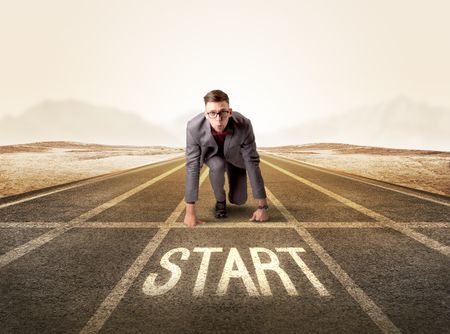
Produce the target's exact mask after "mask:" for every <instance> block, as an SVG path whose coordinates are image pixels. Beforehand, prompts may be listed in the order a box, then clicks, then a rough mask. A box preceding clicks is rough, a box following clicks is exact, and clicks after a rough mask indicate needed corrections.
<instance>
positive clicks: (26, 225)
mask: <svg viewBox="0 0 450 334" xmlns="http://www.w3.org/2000/svg"><path fill="white" fill-rule="evenodd" d="M164 223H165V222H101V221H93V222H89V221H88V222H84V223H83V224H80V225H77V226H76V227H75V228H159V227H161V225H163V224H164ZM396 224H397V225H400V226H404V227H409V228H414V229H416V228H421V229H434V228H444V229H447V228H450V222H409V223H400V222H396ZM66 225H67V222H0V229H2V228H3V229H7V228H10V229H34V228H55V227H63V226H66ZM291 225H292V223H290V222H283V221H281V222H275V221H273V222H272V221H271V222H248V221H241V222H239V221H238V222H217V221H211V222H208V221H205V224H203V225H199V226H197V228H292V226H291ZM298 225H299V226H300V227H304V228H307V229H310V228H375V229H380V228H385V227H384V226H381V225H379V224H374V222H299V223H298ZM172 228H189V227H187V226H186V225H184V224H183V223H181V222H177V223H175V224H174V225H173V226H172Z"/></svg>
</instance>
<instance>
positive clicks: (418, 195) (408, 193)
mask: <svg viewBox="0 0 450 334" xmlns="http://www.w3.org/2000/svg"><path fill="white" fill-rule="evenodd" d="M267 154H270V153H267ZM270 156H271V157H273V158H278V159H279V160H282V161H283V160H284V161H286V162H290V163H292V164H295V165H299V166H302V167H306V168H309V169H314V170H318V171H320V172H323V173H327V174H332V175H336V176H340V177H343V178H346V179H350V180H353V181H358V182H361V183H365V184H370V185H372V186H375V187H378V188H382V189H386V190H390V191H395V192H397V193H400V194H403V195H408V196H411V197H416V198H419V199H423V200H426V201H429V202H433V203H437V204H442V205H445V206H450V203H449V202H446V201H444V200H439V199H435V198H431V197H428V196H424V195H420V194H417V193H414V192H412V191H411V192H409V191H404V190H400V189H396V188H392V187H388V186H383V185H381V184H377V183H374V182H370V181H366V180H361V179H359V178H358V175H355V176H350V175H343V174H340V173H338V172H333V171H331V170H329V169H327V168H325V167H321V166H317V165H313V164H311V163H307V162H304V161H299V160H296V159H293V158H288V157H285V156H282V155H276V154H270ZM342 173H345V172H344V171H342ZM361 177H363V176H361ZM380 182H383V181H381V180H380Z"/></svg>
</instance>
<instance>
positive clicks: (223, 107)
mask: <svg viewBox="0 0 450 334" xmlns="http://www.w3.org/2000/svg"><path fill="white" fill-rule="evenodd" d="M221 111H222V112H223V111H228V113H227V114H226V116H224V117H222V116H220V115H219V114H218V115H216V117H214V118H211V117H210V116H209V115H208V113H210V112H215V113H220V112H221ZM232 114H233V111H232V110H231V108H230V107H229V106H228V103H227V102H226V101H222V102H208V103H206V106H205V117H206V119H207V120H208V121H209V123H210V124H211V126H212V127H213V129H214V130H216V131H217V132H222V131H223V130H224V129H225V127H226V126H227V124H228V120H229V119H230V117H231V115H232Z"/></svg>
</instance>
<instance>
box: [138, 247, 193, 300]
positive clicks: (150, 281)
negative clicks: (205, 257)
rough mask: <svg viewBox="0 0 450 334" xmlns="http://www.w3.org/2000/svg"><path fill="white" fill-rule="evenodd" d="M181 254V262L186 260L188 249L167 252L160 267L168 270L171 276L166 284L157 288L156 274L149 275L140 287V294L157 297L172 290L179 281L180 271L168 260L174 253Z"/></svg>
mask: <svg viewBox="0 0 450 334" xmlns="http://www.w3.org/2000/svg"><path fill="white" fill-rule="evenodd" d="M178 252H179V253H181V260H187V259H188V258H189V255H190V252H189V250H188V249H186V248H183V247H180V248H174V249H171V250H170V251H168V252H167V253H166V254H164V256H163V257H162V258H161V262H160V263H161V267H163V268H165V269H167V270H169V271H170V272H171V273H172V275H171V276H170V279H169V280H168V281H167V283H166V284H163V285H161V286H157V285H156V284H155V280H156V277H157V276H158V274H157V273H151V274H149V275H148V276H147V279H146V280H145V282H144V285H143V286H142V292H144V293H145V294H146V295H149V296H158V295H162V294H164V293H166V292H167V291H169V290H170V289H172V288H173V287H174V286H175V285H176V284H177V283H178V281H179V279H180V277H181V269H180V267H179V266H178V265H176V264H174V263H171V262H170V261H169V258H170V257H171V256H172V255H173V254H174V253H178Z"/></svg>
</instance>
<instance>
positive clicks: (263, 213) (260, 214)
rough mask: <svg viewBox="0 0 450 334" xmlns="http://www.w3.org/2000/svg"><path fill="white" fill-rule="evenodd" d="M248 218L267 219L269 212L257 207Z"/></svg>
mask: <svg viewBox="0 0 450 334" xmlns="http://www.w3.org/2000/svg"><path fill="white" fill-rule="evenodd" d="M249 220H250V221H257V222H263V221H266V220H269V213H268V212H267V210H265V209H257V210H256V211H255V212H253V216H252V218H250V219H249Z"/></svg>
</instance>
